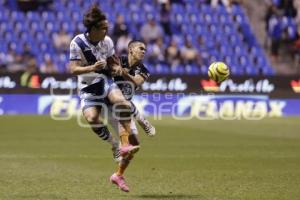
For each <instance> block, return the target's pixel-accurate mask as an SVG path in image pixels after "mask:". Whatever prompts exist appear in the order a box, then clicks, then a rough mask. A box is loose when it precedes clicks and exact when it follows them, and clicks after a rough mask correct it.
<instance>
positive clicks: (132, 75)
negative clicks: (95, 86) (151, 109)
mask: <svg viewBox="0 0 300 200" xmlns="http://www.w3.org/2000/svg"><path fill="white" fill-rule="evenodd" d="M145 51H146V46H145V44H144V43H143V42H141V41H138V40H133V41H131V42H130V43H129V44H128V56H121V57H120V63H121V67H122V68H123V76H116V77H114V81H115V83H117V85H118V86H119V88H120V89H121V91H122V93H123V95H124V96H125V98H126V99H127V100H128V101H130V102H131V105H132V112H133V117H134V118H135V119H136V120H137V122H138V123H139V125H140V126H141V127H142V128H143V129H144V131H145V133H146V134H147V135H149V136H154V135H155V128H154V126H152V125H151V123H150V122H149V121H148V120H147V119H146V118H145V117H144V116H143V115H142V114H141V113H140V112H139V111H138V110H137V108H136V106H135V105H134V103H133V102H132V101H131V99H132V96H133V95H134V94H135V90H137V89H138V88H139V87H140V86H141V85H142V84H143V83H144V82H145V81H146V80H147V79H148V78H149V76H150V73H149V71H148V69H147V68H146V67H145V65H144V64H143V59H144V55H145ZM128 81H129V82H128ZM131 129H132V127H131Z"/></svg>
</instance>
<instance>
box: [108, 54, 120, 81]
mask: <svg viewBox="0 0 300 200" xmlns="http://www.w3.org/2000/svg"><path fill="white" fill-rule="evenodd" d="M107 66H109V67H110V68H111V71H112V75H113V76H119V75H121V73H122V67H121V66H120V60H119V58H118V57H117V56H116V55H115V54H114V55H112V56H110V57H108V58H107Z"/></svg>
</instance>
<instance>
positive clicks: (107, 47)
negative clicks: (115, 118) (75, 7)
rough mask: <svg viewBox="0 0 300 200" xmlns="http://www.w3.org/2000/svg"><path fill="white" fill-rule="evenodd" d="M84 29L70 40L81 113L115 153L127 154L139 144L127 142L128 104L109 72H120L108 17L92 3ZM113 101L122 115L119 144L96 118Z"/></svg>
mask: <svg viewBox="0 0 300 200" xmlns="http://www.w3.org/2000/svg"><path fill="white" fill-rule="evenodd" d="M83 23H84V26H85V27H86V29H87V30H86V32H85V33H82V34H79V35H77V36H75V37H74V39H73V40H72V41H71V44H70V70H71V73H72V74H75V75H78V87H79V89H80V99H81V107H82V112H83V116H84V117H85V119H86V120H87V122H88V123H89V124H90V126H91V128H92V130H93V131H94V132H95V133H96V134H97V135H98V136H99V137H100V138H102V139H103V140H105V141H108V142H109V143H111V145H112V149H113V155H114V157H116V158H117V157H118V153H120V154H121V155H122V156H129V155H131V154H134V153H135V152H137V151H138V150H139V146H132V145H130V144H129V141H128V137H129V133H130V120H129V119H128V117H130V115H131V104H130V102H129V101H127V100H126V98H125V97H124V95H123V94H122V92H121V90H120V89H119V88H118V87H117V85H116V84H115V83H114V81H113V79H112V76H113V75H119V74H121V73H122V68H121V66H120V65H119V64H120V63H119V59H118V58H117V57H116V56H115V51H114V45H113V42H112V40H111V38H110V37H109V36H107V31H108V21H107V19H106V16H105V15H104V13H103V12H102V11H101V10H100V9H99V8H98V7H97V6H96V5H94V6H92V7H91V8H90V9H89V10H88V12H87V13H86V14H85V15H84V19H83ZM108 103H109V104H112V105H115V107H116V108H117V109H116V111H117V112H119V113H118V114H119V115H120V116H122V117H121V118H120V120H119V122H120V123H121V124H122V126H123V132H122V133H120V141H121V147H120V149H119V145H118V142H117V141H116V140H114V138H113V137H112V135H111V133H110V132H109V130H108V129H107V127H106V126H105V125H103V123H102V121H101V120H100V119H99V115H100V113H101V109H102V110H103V109H105V108H107V106H106V105H107V104H108Z"/></svg>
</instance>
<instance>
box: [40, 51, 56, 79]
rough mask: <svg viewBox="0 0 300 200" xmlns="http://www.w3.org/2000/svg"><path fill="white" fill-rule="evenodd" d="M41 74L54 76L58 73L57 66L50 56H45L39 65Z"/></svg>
mask: <svg viewBox="0 0 300 200" xmlns="http://www.w3.org/2000/svg"><path fill="white" fill-rule="evenodd" d="M40 70H41V73H45V74H55V73H57V72H58V70H57V66H56V65H55V64H54V63H53V62H52V60H51V58H50V56H48V55H46V56H45V61H44V63H43V64H42V65H41V69H40Z"/></svg>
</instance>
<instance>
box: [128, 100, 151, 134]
mask: <svg viewBox="0 0 300 200" xmlns="http://www.w3.org/2000/svg"><path fill="white" fill-rule="evenodd" d="M131 110H132V115H133V117H134V119H135V120H136V121H137V122H138V124H139V125H140V126H141V127H142V129H143V130H144V131H145V133H146V134H147V135H148V136H154V135H155V133H156V131H155V127H154V126H153V125H152V124H151V123H150V122H149V121H148V120H147V119H146V118H145V116H144V115H142V114H141V113H140V112H139V111H138V109H137V108H136V106H135V105H134V103H133V102H131Z"/></svg>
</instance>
